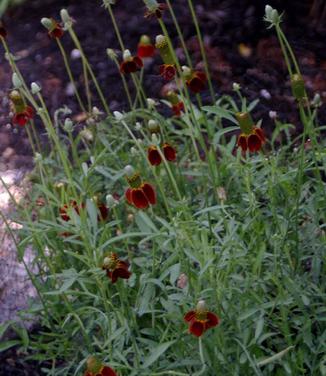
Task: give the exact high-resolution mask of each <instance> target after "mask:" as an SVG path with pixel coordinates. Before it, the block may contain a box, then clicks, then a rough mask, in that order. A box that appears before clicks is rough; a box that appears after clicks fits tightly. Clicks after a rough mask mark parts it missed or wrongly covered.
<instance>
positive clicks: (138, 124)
mask: <svg viewBox="0 0 326 376" xmlns="http://www.w3.org/2000/svg"><path fill="white" fill-rule="evenodd" d="M135 129H136V131H140V130H141V129H142V125H141V123H140V122H139V121H137V123H136V125H135Z"/></svg>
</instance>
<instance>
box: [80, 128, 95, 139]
mask: <svg viewBox="0 0 326 376" xmlns="http://www.w3.org/2000/svg"><path fill="white" fill-rule="evenodd" d="M80 135H81V137H82V138H83V139H84V140H86V141H89V142H92V141H93V139H94V136H93V133H92V132H91V131H90V130H89V129H87V128H84V129H83V130H81V131H80Z"/></svg>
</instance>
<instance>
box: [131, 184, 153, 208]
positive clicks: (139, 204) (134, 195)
mask: <svg viewBox="0 0 326 376" xmlns="http://www.w3.org/2000/svg"><path fill="white" fill-rule="evenodd" d="M131 200H132V203H133V204H134V205H135V206H136V208H138V209H146V208H147V207H148V205H149V199H147V197H146V195H145V192H143V188H134V189H132V190H131Z"/></svg>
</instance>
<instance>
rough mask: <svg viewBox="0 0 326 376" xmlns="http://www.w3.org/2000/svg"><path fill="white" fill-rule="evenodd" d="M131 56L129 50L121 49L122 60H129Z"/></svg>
mask: <svg viewBox="0 0 326 376" xmlns="http://www.w3.org/2000/svg"><path fill="white" fill-rule="evenodd" d="M130 58H131V53H130V51H129V50H124V51H123V60H124V61H126V60H129V59H130Z"/></svg>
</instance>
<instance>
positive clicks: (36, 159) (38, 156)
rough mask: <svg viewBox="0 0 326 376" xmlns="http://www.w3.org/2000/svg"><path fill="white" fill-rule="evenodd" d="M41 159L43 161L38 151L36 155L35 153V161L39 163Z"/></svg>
mask: <svg viewBox="0 0 326 376" xmlns="http://www.w3.org/2000/svg"><path fill="white" fill-rule="evenodd" d="M41 161H42V155H41V154H40V153H37V152H36V153H35V155H34V162H35V163H39V162H41Z"/></svg>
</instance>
